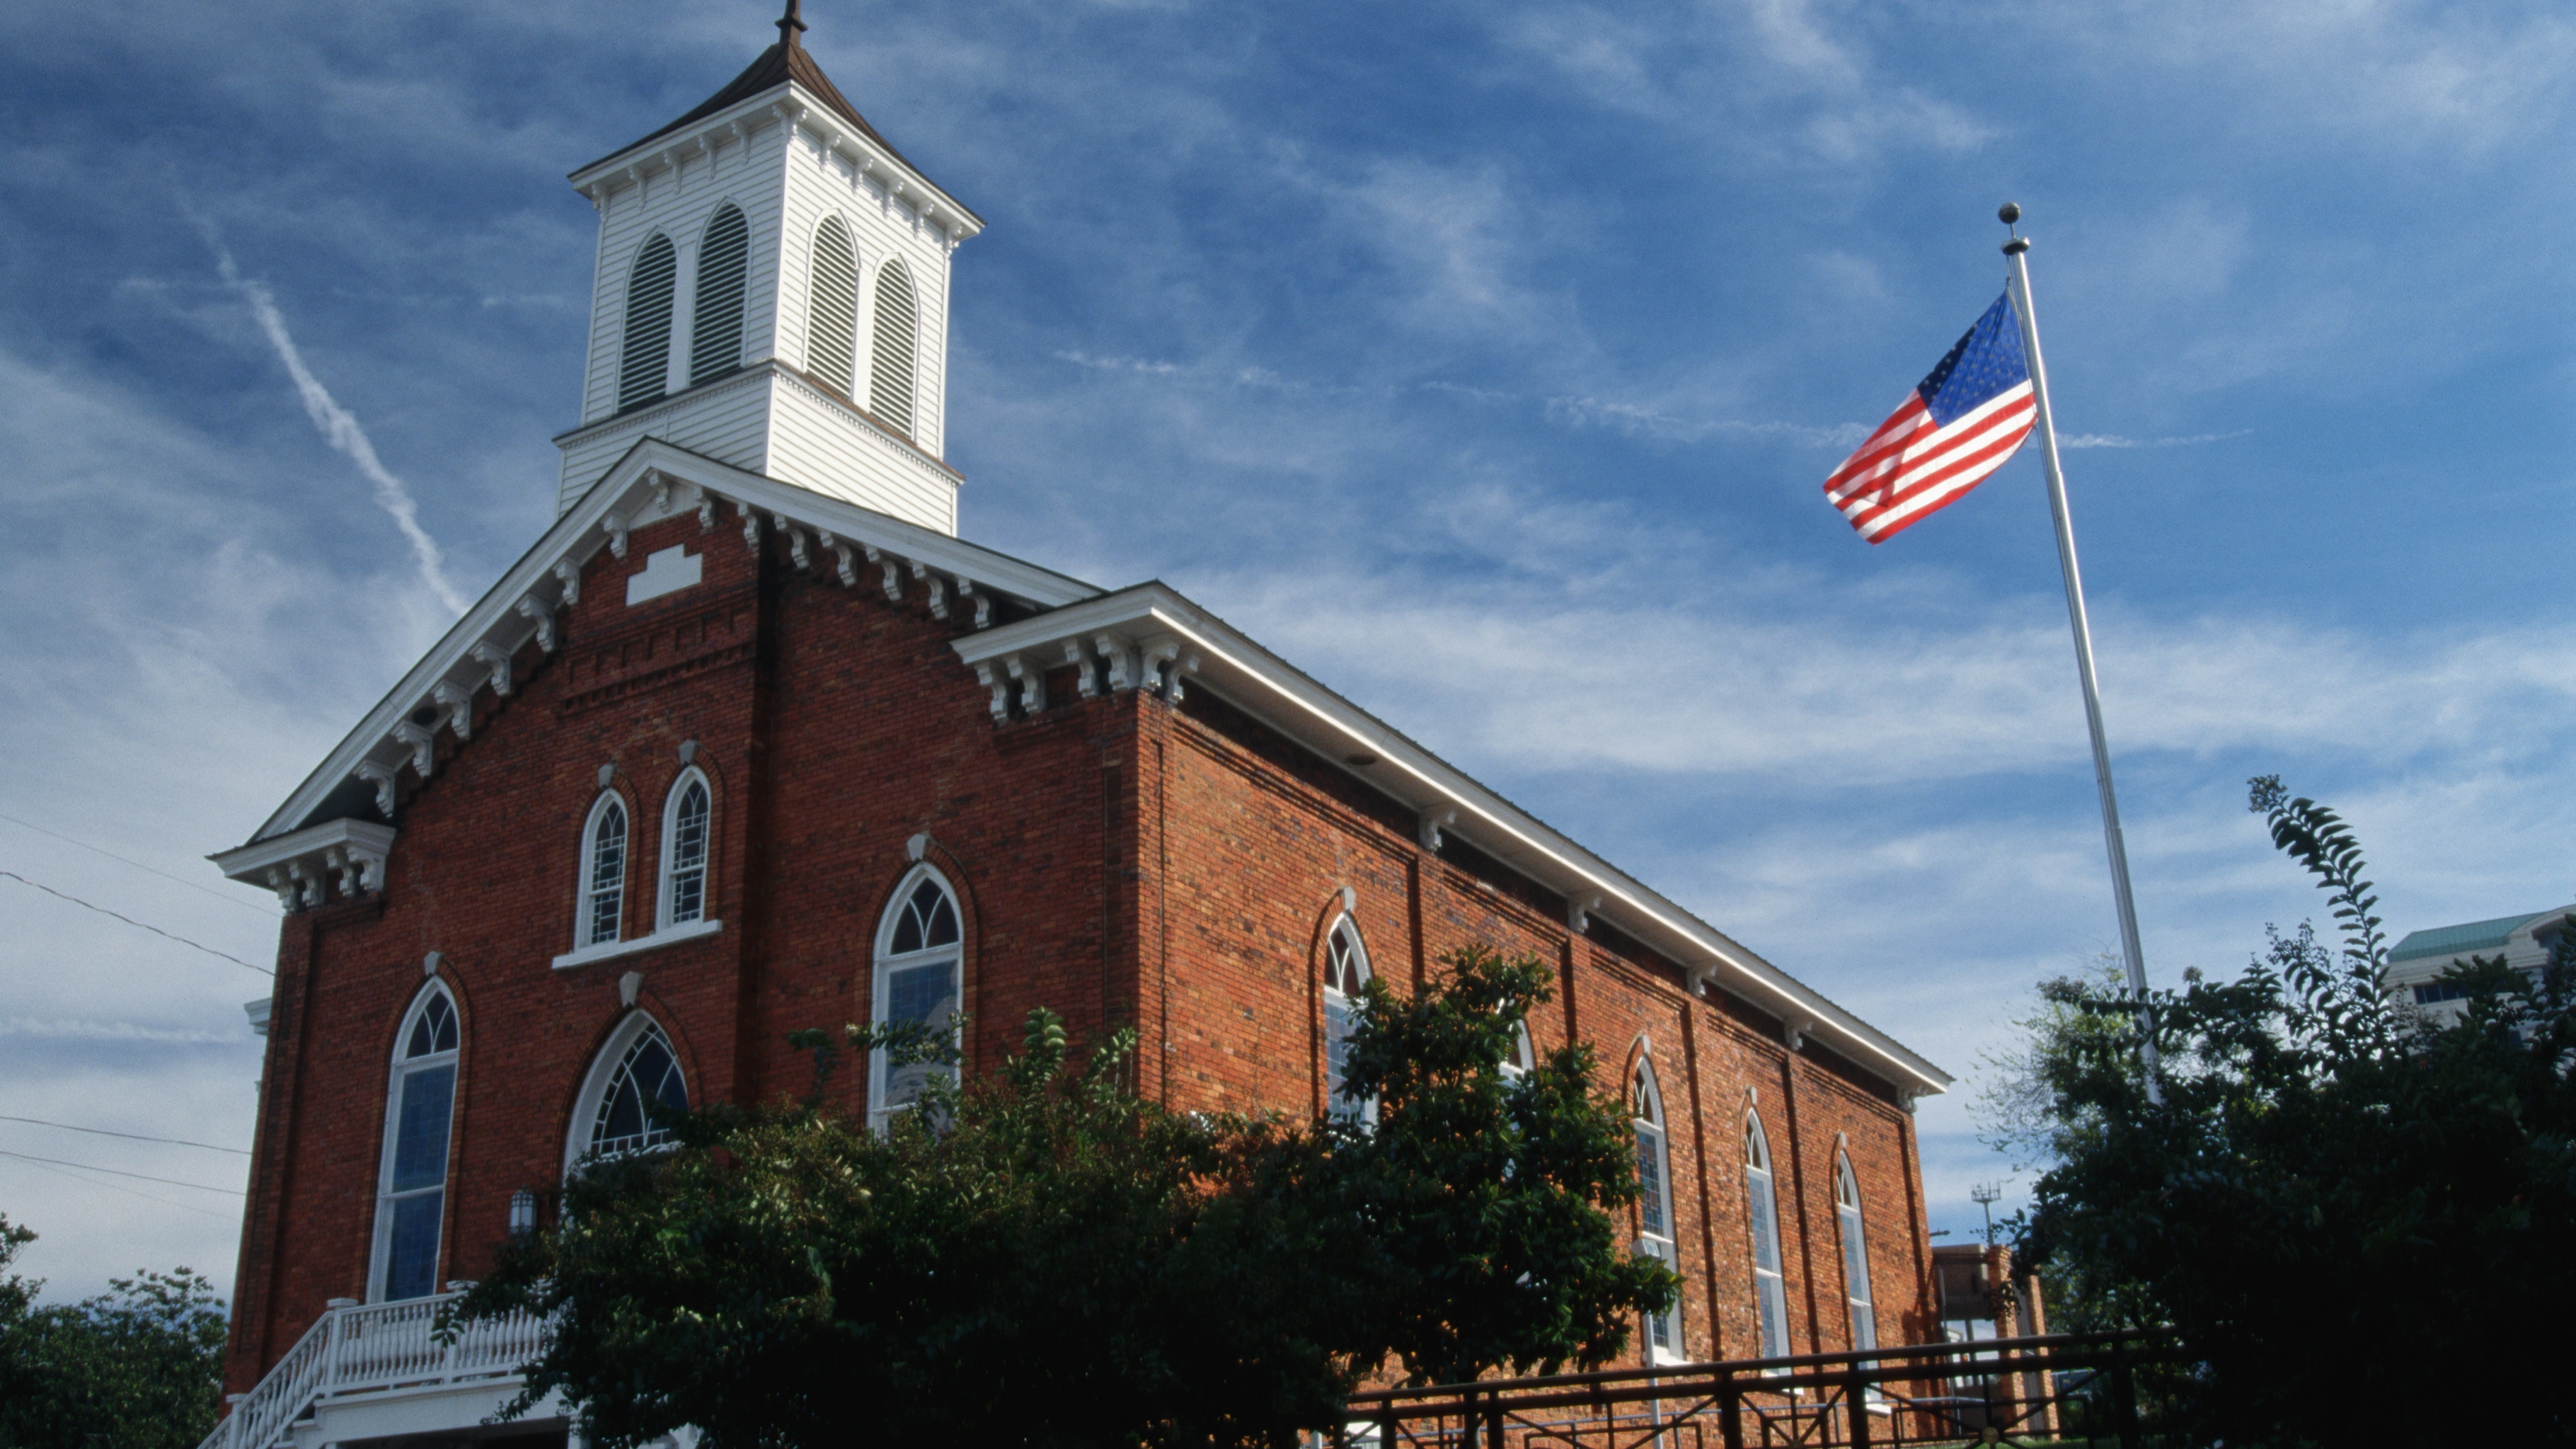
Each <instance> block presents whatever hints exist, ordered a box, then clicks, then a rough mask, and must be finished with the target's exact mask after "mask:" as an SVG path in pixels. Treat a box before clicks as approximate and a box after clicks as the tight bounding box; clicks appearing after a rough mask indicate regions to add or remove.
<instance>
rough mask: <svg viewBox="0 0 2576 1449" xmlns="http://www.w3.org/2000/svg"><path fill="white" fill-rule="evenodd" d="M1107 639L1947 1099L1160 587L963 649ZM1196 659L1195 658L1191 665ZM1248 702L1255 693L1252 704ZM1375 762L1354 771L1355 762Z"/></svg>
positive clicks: (1684, 917)
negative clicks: (1180, 669)
mask: <svg viewBox="0 0 2576 1449" xmlns="http://www.w3.org/2000/svg"><path fill="white" fill-rule="evenodd" d="M1102 634H1109V635H1114V636H1116V637H1118V638H1119V639H1121V640H1122V641H1124V642H1126V643H1127V644H1132V645H1138V646H1142V645H1147V644H1150V643H1151V642H1152V641H1153V640H1154V639H1155V638H1156V637H1158V636H1163V637H1168V638H1170V639H1171V640H1173V641H1174V642H1175V643H1176V644H1177V645H1179V646H1180V651H1181V652H1180V653H1179V654H1177V655H1176V656H1175V659H1176V662H1178V663H1181V664H1182V665H1184V666H1185V667H1188V668H1189V669H1190V670H1191V672H1192V673H1194V674H1196V675H1197V676H1198V677H1199V678H1200V679H1201V680H1203V681H1206V682H1208V683H1209V684H1211V685H1212V686H1213V687H1214V689H1215V690H1216V692H1217V693H1219V694H1221V695H1226V696H1228V697H1231V698H1233V699H1234V702H1235V703H1237V704H1239V705H1242V706H1243V707H1245V708H1246V709H1248V710H1249V711H1250V712H1252V713H1253V714H1255V715H1256V716H1258V717H1260V718H1262V719H1264V720H1265V721H1267V722H1268V723H1270V724H1272V725H1273V726H1274V727H1280V728H1281V729H1282V732H1283V733H1285V734H1287V735H1288V736H1289V737H1290V738H1292V739H1295V740H1297V741H1298V743H1300V744H1301V745H1303V746H1305V747H1306V748H1308V749H1309V750H1312V751H1313V752H1314V753H1316V754H1317V755H1318V756H1320V757H1322V758H1323V759H1325V760H1326V761H1328V762H1329V763H1331V764H1332V765H1333V766H1334V767H1335V768H1338V769H1341V770H1343V771H1345V772H1346V773H1349V774H1351V775H1352V776H1354V777H1355V778H1357V779H1361V780H1364V781H1366V782H1368V784H1369V785H1371V786H1372V787H1373V788H1375V789H1377V790H1378V791H1380V792H1381V793H1383V794H1386V795H1388V796H1389V797H1391V798H1393V799H1395V800H1396V801H1398V802H1399V803H1401V804H1403V805H1405V806H1407V807H1408V808H1410V809H1414V810H1416V811H1418V812H1423V813H1426V814H1434V813H1437V812H1450V813H1451V815H1452V818H1450V819H1446V820H1442V821H1440V822H1439V824H1438V828H1439V829H1440V830H1442V831H1444V832H1454V833H1456V834H1458V835H1460V836H1461V837H1463V838H1465V839H1467V840H1468V841H1470V842H1472V843H1473V844H1474V845H1475V847H1476V848H1477V849H1478V850H1481V851H1483V852H1485V853H1486V854H1489V855H1492V856H1495V857H1496V858H1498V859H1500V860H1502V861H1503V862H1504V863H1505V864H1508V865H1511V866H1512V867H1514V868H1515V869H1518V870H1521V871H1523V872H1524V873H1526V874H1528V875H1529V876H1531V877H1532V878H1533V879H1535V880H1537V881H1538V882H1539V883H1540V884H1542V885H1545V886H1546V887H1548V888H1549V889H1551V890H1555V891H1558V892H1559V893H1561V894H1564V895H1567V896H1568V897H1569V898H1584V899H1588V898H1589V897H1593V896H1597V897H1599V904H1598V905H1592V906H1589V907H1588V909H1589V910H1590V911H1591V913H1592V914H1596V915H1600V916H1602V917H1603V918H1604V919H1606V920H1609V921H1612V922H1614V923H1616V924H1617V925H1618V926H1619V928H1620V929H1622V930H1624V931H1626V932H1628V933H1629V934H1631V935H1633V936H1636V937H1637V938H1638V939H1639V940H1641V941H1643V942H1645V943H1646V944H1647V945H1648V946H1650V947H1653V948H1654V949H1655V950H1657V951H1660V952H1662V953H1663V954H1665V955H1667V956H1669V957H1671V958H1672V959H1674V960H1676V961H1679V962H1681V963H1682V964H1683V966H1684V968H1685V969H1686V970H1689V971H1691V972H1692V973H1693V975H1694V976H1697V977H1705V976H1708V975H1714V974H1716V973H1718V972H1724V973H1725V974H1726V976H1727V978H1728V979H1729V980H1730V982H1731V983H1732V989H1733V990H1735V992H1736V994H1738V995H1740V996H1743V997H1746V998H1747V999H1749V1000H1751V1001H1753V1002H1754V1003H1755V1004H1757V1005H1760V1006H1762V1007H1763V1008H1765V1009H1766V1010H1769V1011H1770V1012H1772V1014H1774V1015H1777V1016H1779V1017H1781V1018H1782V1020H1783V1021H1784V1022H1785V1023H1787V1024H1788V1025H1789V1026H1790V1027H1791V1028H1792V1029H1793V1030H1802V1031H1803V1032H1804V1034H1806V1035H1810V1036H1814V1037H1816V1038H1817V1039H1819V1040H1820V1041H1824V1042H1826V1043H1828V1044H1831V1045H1833V1046H1834V1047H1835V1048H1836V1049H1837V1050H1839V1051H1841V1052H1842V1053H1843V1054H1844V1055H1846V1056H1850V1057H1852V1058H1853V1059H1855V1060H1856V1061H1857V1062H1859V1063H1860V1064H1862V1065H1863V1066H1864V1067H1865V1068H1866V1069H1868V1070H1870V1071H1872V1072H1873V1074H1876V1075H1882V1076H1885V1077H1887V1079H1888V1080H1889V1081H1890V1082H1891V1084H1893V1085H1895V1086H1896V1087H1898V1088H1899V1089H1900V1090H1906V1091H1914V1092H1919V1093H1926V1094H1937V1093H1941V1092H1944V1091H1946V1090H1947V1089H1948V1087H1949V1085H1950V1084H1951V1082H1952V1081H1954V1080H1955V1079H1954V1078H1953V1077H1952V1076H1951V1075H1950V1074H1949V1073H1947V1072H1945V1071H1943V1070H1941V1069H1940V1068H1939V1067H1937V1066H1934V1065H1933V1064H1932V1063H1931V1062H1930V1061H1928V1060H1926V1059H1924V1058H1923V1057H1922V1056H1920V1055H1918V1054H1917V1053H1915V1052H1914V1051H1912V1050H1910V1049H1909V1048H1907V1047H1905V1046H1904V1045H1903V1044H1901V1043H1899V1042H1897V1041H1896V1040H1895V1039H1893V1038H1891V1037H1889V1036H1887V1035H1886V1034H1885V1033H1883V1032H1881V1031H1879V1030H1877V1029H1876V1028H1874V1027H1872V1026H1870V1025H1869V1024H1868V1023H1866V1022H1864V1021H1862V1020H1861V1019H1860V1018H1859V1017H1857V1016H1854V1015H1853V1014H1852V1013H1851V1012H1849V1011H1847V1010H1845V1009H1843V1008H1842V1007H1840V1006H1837V1005H1835V1004H1834V1003H1833V1002H1831V1001H1828V1000H1826V999H1825V998H1824V997H1823V996H1822V995H1819V994H1818V993H1817V992H1815V991H1814V990H1813V989H1812V988H1810V987H1808V986H1806V985H1805V984H1804V983H1802V982H1800V981H1798V980H1797V979H1796V978H1794V977H1792V976H1790V975H1789V974H1788V973H1787V972H1785V971H1783V970H1781V969H1780V968H1779V967H1777V966H1775V965H1773V964H1772V963H1770V962H1769V961H1766V960H1764V959H1763V958H1762V957H1761V956H1760V955H1759V954H1757V953H1756V952H1754V951H1751V950H1749V949H1747V948H1746V947H1745V946H1744V945H1743V944H1742V943H1740V942H1738V941H1736V940H1734V939H1733V938H1731V937H1729V936H1728V935H1726V934H1725V933H1724V932H1722V931H1719V930H1718V929H1717V928H1715V927H1713V926H1711V925H1709V924H1708V923H1707V922H1705V921H1702V920H1700V919H1699V918H1698V917H1697V916H1695V915H1693V914H1691V913H1690V912H1689V911H1687V910H1685V909H1683V908H1682V907H1681V906H1679V905H1677V904H1675V903H1674V902H1672V901H1670V900H1668V899H1666V898H1665V897H1664V896H1662V895H1661V894H1659V893H1657V892H1656V891H1654V890H1652V889H1650V888H1649V887H1647V886H1646V885H1644V884H1643V883H1642V882H1640V881H1638V880H1637V879H1636V878H1634V877H1633V876H1630V875H1629V874H1628V873H1627V872H1625V871H1622V870H1620V869H1618V868H1617V867H1616V866H1613V865H1611V864H1610V863H1609V862H1608V861H1605V860H1603V859H1602V858H1601V857H1599V856H1597V855H1595V854H1593V853H1592V852H1591V851H1589V850H1586V849H1584V848H1583V847H1582V846H1580V845H1578V844H1576V843H1575V842H1574V841H1573V840H1571V839H1570V838H1568V837H1567V836H1565V835H1564V834H1563V833H1562V832H1560V831H1558V830H1556V829H1555V828H1554V827H1552V826H1549V825H1547V824H1546V823H1545V822H1543V821H1541V820H1539V819H1537V818H1536V817H1534V816H1532V815H1530V814H1529V813H1528V812H1527V811H1525V810H1522V809H1521V808H1520V807H1518V806H1516V805H1513V804H1512V803H1511V802H1510V801H1508V800H1505V799H1504V798H1503V797H1502V796H1500V795H1498V794H1496V793H1495V792H1494V791H1492V790H1490V789H1488V788H1487V787H1485V786H1484V785H1482V784H1479V783H1478V782H1477V781H1475V780H1474V779H1472V778H1471V777H1469V776H1468V775H1467V774H1466V773H1465V772H1463V771H1461V770H1459V769H1458V768H1457V767H1455V766H1453V765H1451V764H1449V763H1448V762H1447V761H1445V760H1442V759H1440V758H1439V757H1438V756H1436V755H1434V754H1432V753H1431V752H1430V751H1429V750H1426V749H1424V748H1423V747H1422V746H1421V745H1419V744H1416V743H1415V742H1414V741H1413V740H1411V739H1409V738H1407V737H1406V736H1405V735H1404V734H1403V733H1401V732H1400V731H1398V730H1396V729H1394V728H1393V727H1392V726H1390V725H1388V724H1386V723H1385V722H1384V721H1382V720H1379V719H1378V718H1376V717H1375V716H1373V715H1371V714H1369V713H1368V712H1367V711H1366V710H1363V709H1361V708H1360V707H1359V706H1358V705H1355V704H1353V703H1351V702H1350V701H1349V700H1347V699H1345V698H1343V697H1342V696H1341V695H1339V694H1337V693H1335V692H1334V691H1333V690H1331V689H1330V688H1328V687H1326V686H1325V685H1323V684H1322V683H1320V682H1318V681H1317V680H1315V679H1314V678H1312V677H1311V676H1309V675H1307V674H1305V673H1304V672H1303V671H1301V670H1299V669H1297V668H1296V667H1295V666H1293V665H1291V664H1289V663H1288V662H1287V661H1285V660H1283V659H1281V658H1280V657H1279V656H1277V655H1276V654H1273V653H1271V652H1270V651H1269V650H1268V649H1266V648H1264V647H1263V646H1262V645H1261V644H1259V643H1258V642H1256V641H1255V640H1253V639H1252V638H1250V637H1249V636H1247V635H1245V634H1244V633H1242V631H1240V630H1238V629H1236V628H1234V627H1233V626H1232V625H1230V624H1227V623H1226V622H1225V621H1224V620H1222V619H1220V618H1217V617H1216V616H1215V615H1213V614H1210V613H1208V612H1207V611H1206V610H1205V609H1202V608H1200V607H1199V606H1198V605H1197V604H1195V603H1193V602H1192V601H1190V600H1189V599H1188V598H1187V597H1185V596H1183V595H1182V594H1181V593H1180V592H1179V591H1177V590H1175V589H1173V588H1171V587H1170V586H1169V585H1167V584H1163V583H1161V582H1159V581H1158V582H1152V583H1145V584H1139V585H1136V586H1134V587H1132V588H1127V589H1121V590H1118V591H1116V592H1114V593H1110V594H1106V595H1103V596H1101V597H1099V598H1096V599H1092V600H1088V601H1086V602H1084V603H1080V604H1076V605H1071V606H1068V607H1065V608H1061V609H1056V610H1053V611H1050V612H1048V613H1046V614H1044V615H1041V616H1039V617H1037V618H1032V619H1024V620H1021V621H1019V622H1018V623H1014V624H1006V625H1003V626H1001V627H1000V628H996V629H991V630H987V631H985V632H983V633H979V634H973V635H968V636H966V637H964V638H961V639H958V640H956V641H954V645H955V648H956V650H957V653H958V656H959V658H960V659H961V660H963V661H964V662H965V663H967V664H968V665H970V666H972V665H974V664H977V663H983V662H990V661H994V660H999V659H1004V658H1006V657H1007V656H1010V655H1013V654H1020V653H1024V652H1029V653H1035V654H1037V655H1038V657H1039V658H1040V659H1041V660H1042V661H1043V662H1045V663H1049V664H1052V663H1056V662H1060V661H1059V660H1058V659H1057V658H1055V657H1053V655H1052V654H1051V652H1050V651H1051V650H1060V649H1061V647H1062V644H1063V642H1065V641H1068V640H1070V641H1074V642H1077V643H1079V642H1081V641H1083V640H1085V639H1087V638H1091V637H1095V636H1098V635H1102ZM1192 656H1195V660H1196V662H1195V664H1192V663H1191V662H1190V661H1191V657H1192ZM1245 695H1251V696H1255V697H1251V698H1246V697H1242V696H1245ZM1353 754H1366V755H1371V756H1374V757H1375V763H1373V764H1371V765H1369V766H1366V767H1354V766H1352V765H1351V764H1350V763H1348V759H1349V756H1351V755H1353Z"/></svg>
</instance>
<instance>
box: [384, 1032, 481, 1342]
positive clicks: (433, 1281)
mask: <svg viewBox="0 0 2576 1449" xmlns="http://www.w3.org/2000/svg"><path fill="white" fill-rule="evenodd" d="M434 1001H444V1002H446V1003H447V1010H448V1015H449V1019H450V1020H452V1021H454V1022H455V1023H456V1045H455V1046H454V1047H450V1048H448V1049H447V1050H445V1051H433V1052H429V1053H427V1054H425V1055H422V1056H417V1057H409V1058H406V1057H405V1056H404V1055H403V1053H404V1052H406V1051H408V1050H409V1049H410V1047H411V1034H412V1029H413V1028H414V1027H416V1026H418V1025H419V1024H420V1021H421V1018H422V1017H424V1016H426V1015H428V1013H429V1008H430V1003H431V1002H434ZM464 1045H465V1015H464V1013H463V1012H460V1011H458V1010H457V1009H456V997H455V994H454V993H453V992H450V991H449V990H448V989H447V987H446V985H445V984H444V983H442V982H437V981H433V982H431V983H429V984H428V985H426V986H423V987H422V988H421V989H420V991H419V993H418V994H417V995H415V996H413V997H412V1001H411V1006H410V1008H409V1009H408V1010H406V1011H404V1012H403V1017H402V1027H401V1029H400V1030H398V1031H397V1032H395V1033H394V1050H393V1066H392V1070H391V1071H390V1073H389V1074H388V1081H387V1086H386V1091H385V1125H384V1135H383V1137H382V1138H381V1139H380V1141H381V1143H382V1146H381V1148H380V1149H379V1151H378V1152H377V1154H376V1226H375V1234H374V1238H373V1241H372V1242H371V1244H370V1246H369V1248H368V1254H367V1301H368V1302H370V1303H382V1302H385V1301H386V1298H385V1293H386V1291H387V1289H388V1287H389V1285H388V1284H387V1282H386V1281H385V1280H386V1279H387V1277H388V1276H390V1274H391V1272H392V1269H393V1244H394V1205H395V1203H397V1202H405V1201H410V1200H413V1199H416V1198H427V1197H435V1198H437V1199H438V1244H437V1246H436V1247H434V1248H432V1249H431V1250H430V1261H431V1264H432V1266H431V1269H430V1292H431V1293H433V1294H434V1293H436V1292H437V1291H438V1288H439V1282H440V1280H439V1277H438V1269H437V1266H436V1265H437V1264H438V1263H440V1262H441V1261H443V1260H444V1255H445V1253H446V1251H447V1190H448V1183H449V1181H450V1179H452V1178H454V1177H455V1175H456V1087H457V1076H458V1073H459V1068H458V1063H459V1061H460V1059H461V1058H462V1057H463V1056H464V1054H465V1053H464V1050H463V1048H464ZM440 1067H445V1068H447V1069H448V1073H449V1074H448V1078H447V1140H446V1141H445V1142H444V1143H443V1144H442V1145H441V1159H440V1166H439V1174H438V1185H437V1186H435V1187H419V1188H409V1189H406V1190H404V1191H401V1192H396V1191H395V1190H394V1150H395V1147H396V1134H397V1133H398V1132H399V1131H400V1130H401V1127H402V1108H403V1087H404V1084H405V1082H406V1081H407V1080H408V1079H409V1078H411V1077H414V1076H417V1075H419V1074H421V1073H423V1072H427V1071H433V1070H436V1069H437V1068H440ZM405 1301H406V1302H408V1301H410V1300H408V1299H407V1300H405Z"/></svg>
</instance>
